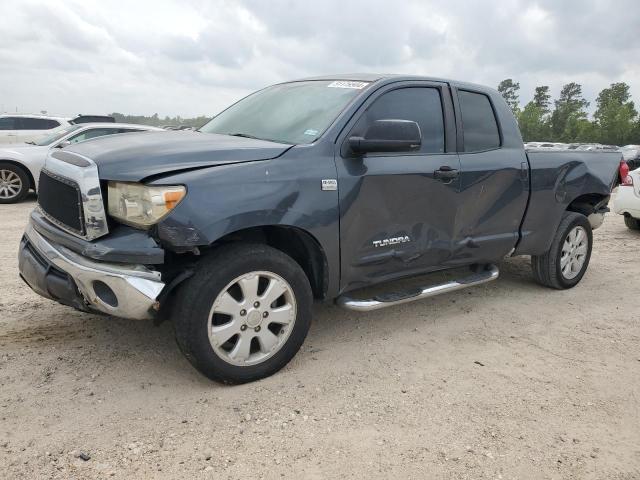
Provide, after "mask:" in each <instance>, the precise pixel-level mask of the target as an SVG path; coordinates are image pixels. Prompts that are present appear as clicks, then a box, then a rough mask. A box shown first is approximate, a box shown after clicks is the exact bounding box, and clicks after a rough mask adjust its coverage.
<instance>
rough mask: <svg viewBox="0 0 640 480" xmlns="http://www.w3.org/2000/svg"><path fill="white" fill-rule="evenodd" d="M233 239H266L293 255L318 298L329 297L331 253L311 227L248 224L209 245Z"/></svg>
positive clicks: (228, 241)
mask: <svg viewBox="0 0 640 480" xmlns="http://www.w3.org/2000/svg"><path fill="white" fill-rule="evenodd" d="M231 242H248V243H264V244H266V245H269V246H270V247H273V248H275V249H277V250H280V251H281V252H283V253H285V254H287V255H289V256H290V257H291V258H293V260H294V261H295V262H296V263H298V265H300V267H301V268H302V270H303V271H304V273H305V274H306V275H307V278H308V279H309V283H310V284H311V290H312V291H313V296H314V298H316V299H325V298H326V295H327V291H328V286H329V271H328V270H329V266H328V261H327V256H326V253H325V251H324V249H323V248H322V245H321V244H320V242H319V241H318V240H317V239H316V238H315V237H314V236H313V235H312V234H311V233H309V232H308V231H306V230H304V229H302V228H300V227H294V226H290V225H261V226H254V227H248V228H243V229H240V230H236V231H234V232H231V233H227V234H225V235H224V236H222V237H220V238H219V239H217V240H216V241H214V242H213V243H212V244H211V245H210V246H209V248H210V249H215V248H216V247H218V246H220V245H224V244H228V243H231Z"/></svg>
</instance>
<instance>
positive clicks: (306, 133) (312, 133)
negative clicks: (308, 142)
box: [304, 128, 318, 137]
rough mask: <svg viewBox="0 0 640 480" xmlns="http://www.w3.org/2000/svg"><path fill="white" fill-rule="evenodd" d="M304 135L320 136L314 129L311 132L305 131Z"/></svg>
mask: <svg viewBox="0 0 640 480" xmlns="http://www.w3.org/2000/svg"><path fill="white" fill-rule="evenodd" d="M304 134H305V135H313V136H314V137H315V136H316V135H318V130H314V129H313V128H310V129H309V130H305V131H304Z"/></svg>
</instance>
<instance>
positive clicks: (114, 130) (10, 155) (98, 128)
mask: <svg viewBox="0 0 640 480" xmlns="http://www.w3.org/2000/svg"><path fill="white" fill-rule="evenodd" d="M151 130H155V131H158V130H162V129H161V128H157V127H150V126H148V125H134V124H128V123H88V124H81V125H71V126H69V127H66V128H64V129H62V130H58V131H56V132H55V133H52V134H51V135H48V136H45V137H42V138H39V139H38V140H34V141H31V142H28V143H15V144H11V145H6V146H3V148H0V203H16V202H19V201H20V200H22V199H24V197H25V196H26V195H27V194H28V193H29V190H34V191H37V188H38V178H39V177H40V170H41V169H42V166H43V165H44V161H45V159H46V158H47V154H48V153H49V150H51V149H53V148H64V147H66V146H67V145H72V144H74V143H79V142H83V141H85V140H89V139H92V138H97V137H102V136H105V135H113V134H122V133H131V132H144V131H151Z"/></svg>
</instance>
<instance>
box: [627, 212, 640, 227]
mask: <svg viewBox="0 0 640 480" xmlns="http://www.w3.org/2000/svg"><path fill="white" fill-rule="evenodd" d="M624 224H625V225H626V226H627V228H629V229H631V230H640V220H638V219H637V218H633V217H632V216H631V215H625V216H624Z"/></svg>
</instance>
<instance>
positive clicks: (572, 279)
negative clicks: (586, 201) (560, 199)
mask: <svg viewBox="0 0 640 480" xmlns="http://www.w3.org/2000/svg"><path fill="white" fill-rule="evenodd" d="M574 232H582V234H581V235H584V243H583V244H580V246H579V247H577V248H574V249H573V251H572V247H571V245H573V244H577V243H578V242H577V240H576V237H572V238H567V237H568V236H569V234H570V233H571V234H573V233H574ZM580 238H582V237H580ZM572 240H573V242H572ZM592 246H593V233H592V231H591V225H590V224H589V221H588V220H587V217H585V216H584V215H581V214H579V213H574V212H565V213H564V214H563V215H562V219H561V220H560V225H558V229H557V230H556V234H555V236H554V237H553V241H552V242H551V247H550V248H549V250H548V251H547V252H546V253H544V254H543V255H535V256H532V257H531V267H532V269H533V276H534V278H535V280H536V281H537V282H538V283H539V284H541V285H544V286H547V287H551V288H556V289H558V290H564V289H567V288H572V287H575V286H576V285H577V284H578V283H580V280H582V277H583V276H584V273H585V272H586V271H587V268H588V267H589V260H590V259H591V248H592ZM563 248H564V249H565V253H563ZM566 250H568V252H566ZM572 255H573V256H572ZM567 256H568V261H567V260H565V259H566V257H567ZM572 259H575V262H572ZM563 263H564V265H565V269H566V270H565V271H564V272H563ZM567 265H568V266H567Z"/></svg>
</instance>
